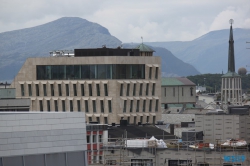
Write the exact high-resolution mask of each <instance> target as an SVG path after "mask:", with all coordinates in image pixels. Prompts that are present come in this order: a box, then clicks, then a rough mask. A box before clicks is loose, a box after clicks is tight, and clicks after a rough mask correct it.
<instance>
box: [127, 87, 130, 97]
mask: <svg viewBox="0 0 250 166" xmlns="http://www.w3.org/2000/svg"><path fill="white" fill-rule="evenodd" d="M129 90H130V84H127V96H129Z"/></svg>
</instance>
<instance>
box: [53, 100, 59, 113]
mask: <svg viewBox="0 0 250 166" xmlns="http://www.w3.org/2000/svg"><path fill="white" fill-rule="evenodd" d="M54 105H55V112H58V104H57V100H55V101H54Z"/></svg>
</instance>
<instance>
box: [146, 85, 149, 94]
mask: <svg viewBox="0 0 250 166" xmlns="http://www.w3.org/2000/svg"><path fill="white" fill-rule="evenodd" d="M148 86H149V83H147V84H146V96H148Z"/></svg>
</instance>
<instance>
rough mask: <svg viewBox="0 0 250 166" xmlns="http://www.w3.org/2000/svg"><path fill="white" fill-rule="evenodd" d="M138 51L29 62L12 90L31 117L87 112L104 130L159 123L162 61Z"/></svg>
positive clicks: (89, 52) (86, 51)
mask: <svg viewBox="0 0 250 166" xmlns="http://www.w3.org/2000/svg"><path fill="white" fill-rule="evenodd" d="M140 52H143V50H139V49H119V48H118V49H108V48H102V49H77V50H75V56H74V57H68V56H56V57H43V58H28V59H27V60H26V62H25V63H24V65H23V66H22V68H21V69H20V71H19V73H18V74H17V76H16V77H15V79H14V81H13V82H12V84H11V87H12V88H16V97H17V98H27V97H29V98H30V99H31V105H30V111H55V112H57V111H59V112H60V111H62V112H63V111H67V112H75V111H76V112H78V111H79V112H81V111H83V112H85V113H86V121H87V122H91V121H98V122H99V123H103V124H111V123H119V122H120V119H127V120H128V123H135V124H136V123H138V122H139V121H140V122H142V123H146V122H149V123H155V122H156V121H157V120H159V119H160V117H161V113H160V111H159V110H160V103H161V101H160V94H161V89H160V87H161V72H160V71H161V66H160V64H161V59H160V57H156V56H142V55H141V54H140Z"/></svg>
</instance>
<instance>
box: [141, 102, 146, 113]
mask: <svg viewBox="0 0 250 166" xmlns="http://www.w3.org/2000/svg"><path fill="white" fill-rule="evenodd" d="M145 107H146V100H143V106H142V111H143V112H145Z"/></svg>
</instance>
